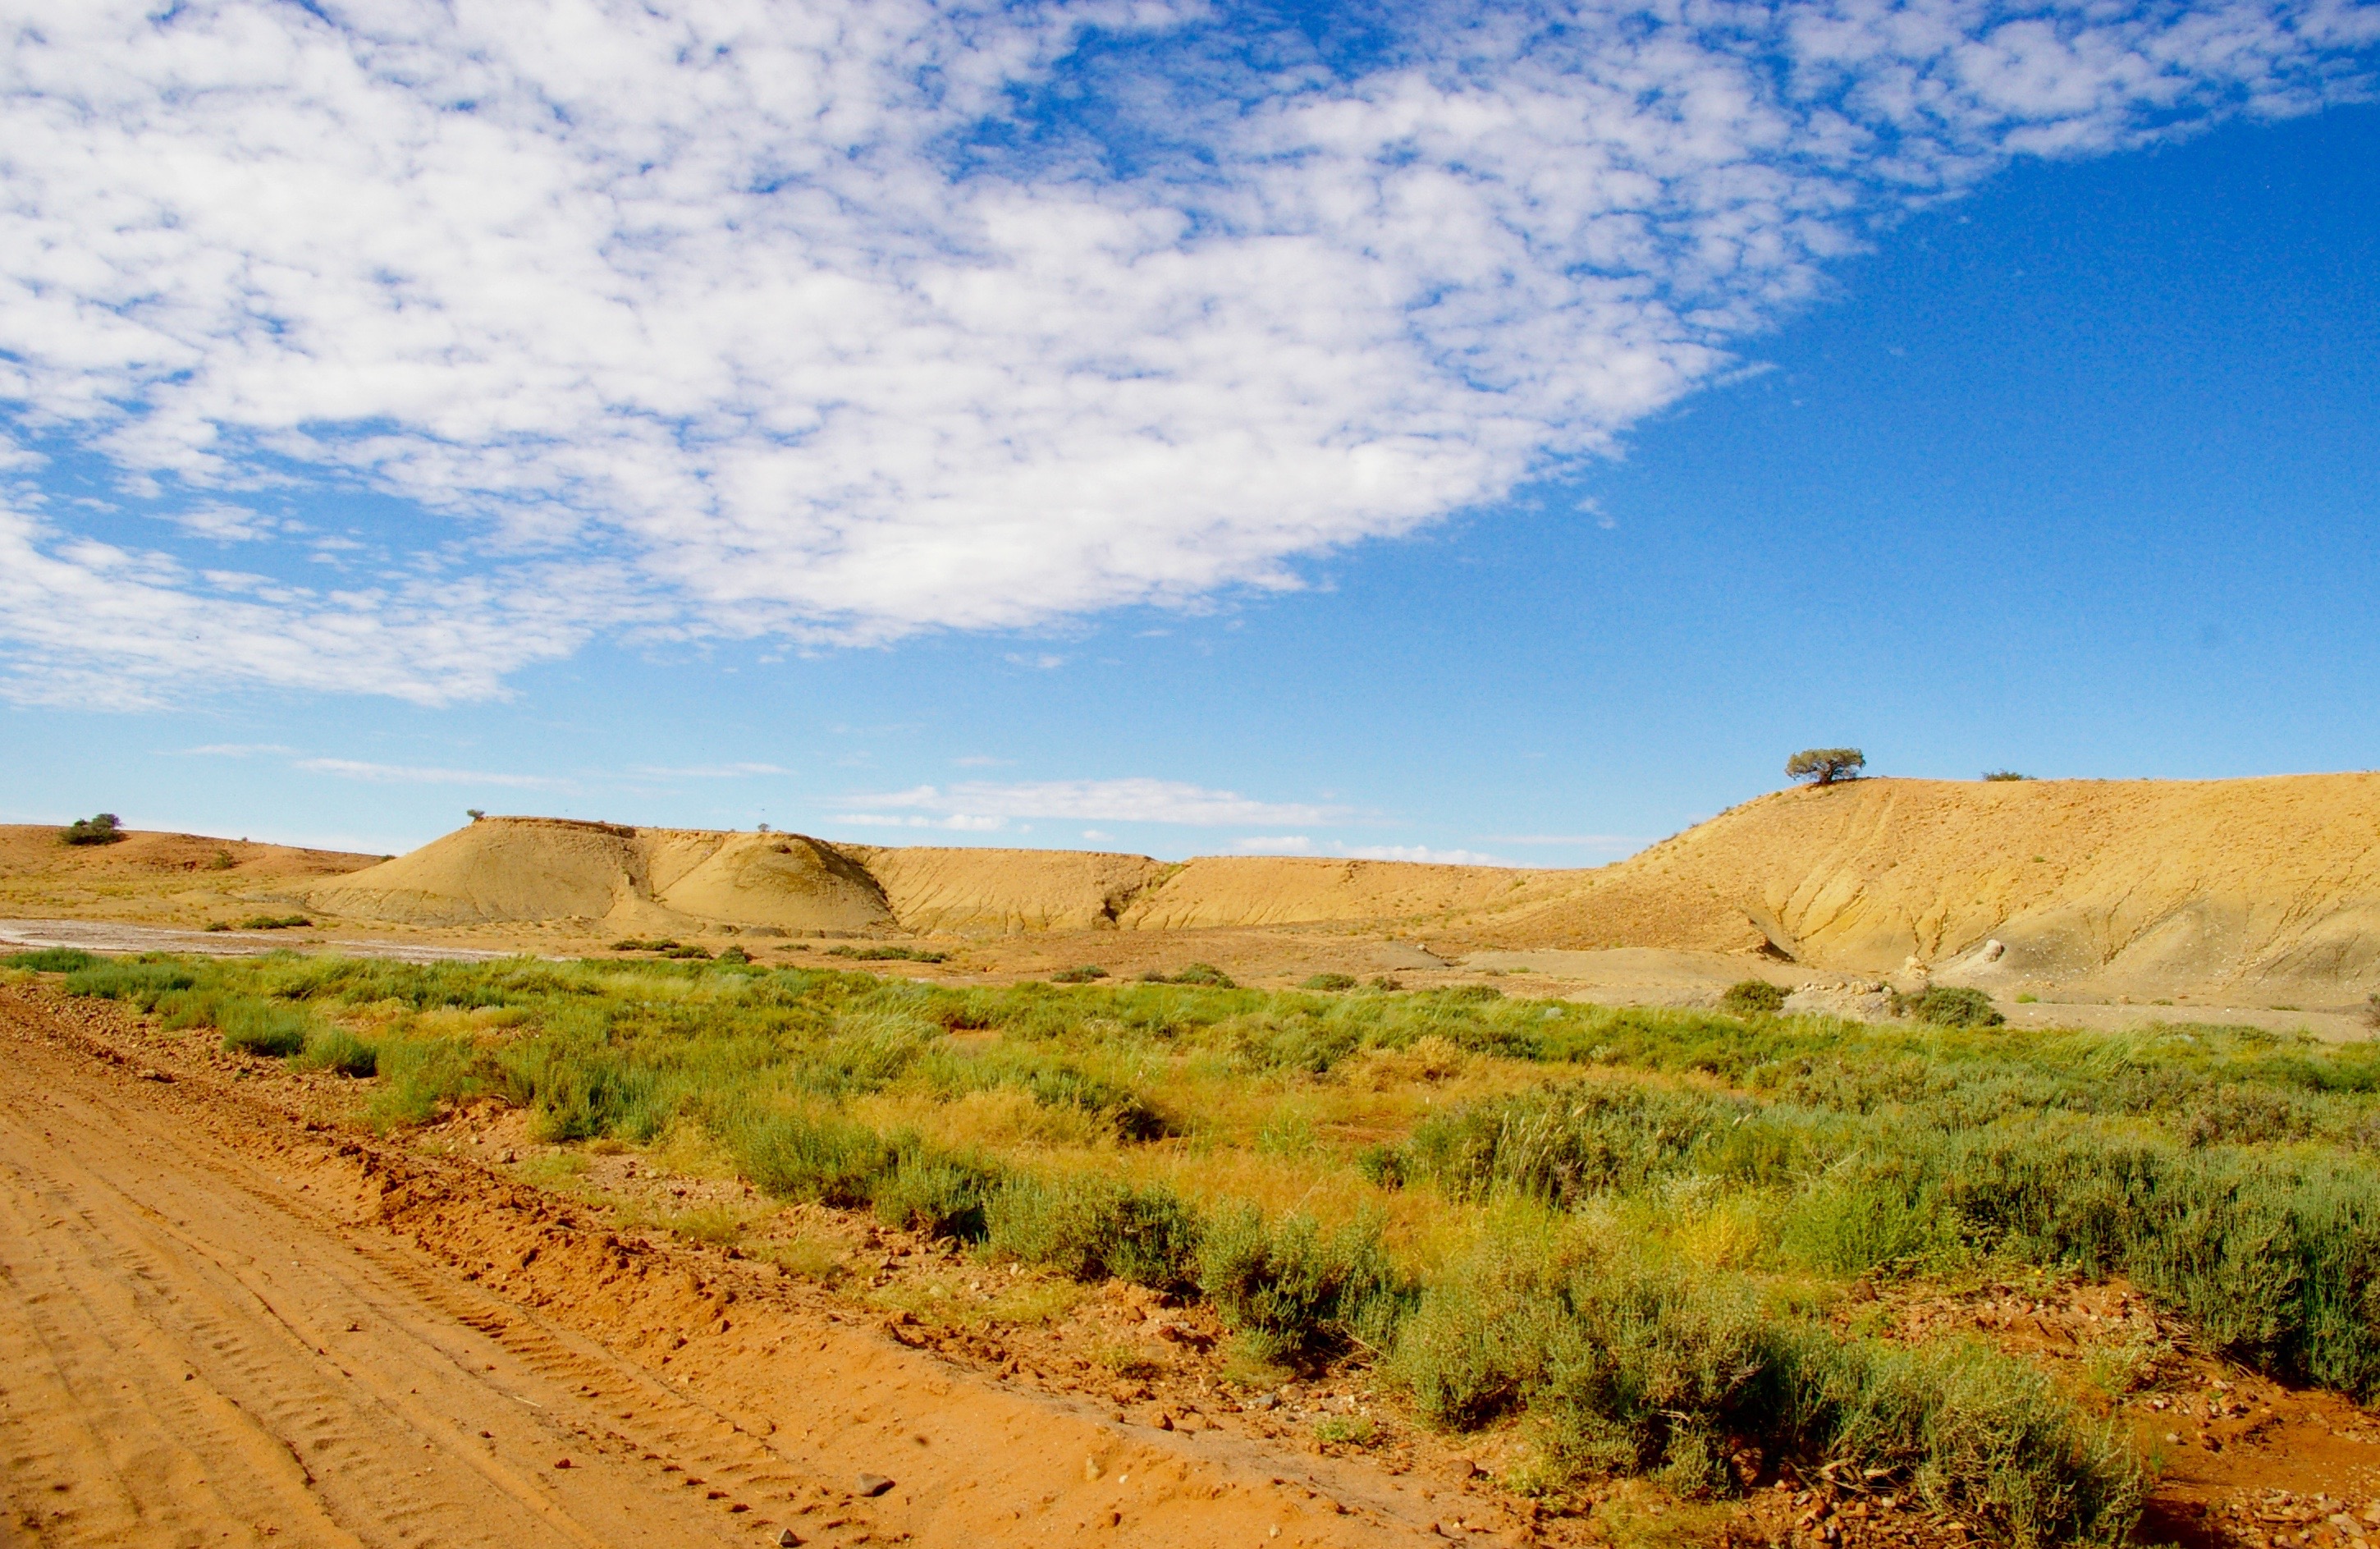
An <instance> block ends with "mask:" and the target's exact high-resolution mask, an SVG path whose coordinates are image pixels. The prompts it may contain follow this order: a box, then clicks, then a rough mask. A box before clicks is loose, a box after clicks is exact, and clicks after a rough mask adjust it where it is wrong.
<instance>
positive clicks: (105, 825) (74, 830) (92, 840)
mask: <svg viewBox="0 0 2380 1549" xmlns="http://www.w3.org/2000/svg"><path fill="white" fill-rule="evenodd" d="M58 837H59V838H60V839H61V840H63V841H64V842H65V843H67V844H69V845H112V844H114V843H115V841H116V840H118V839H121V838H123V837H124V834H123V831H122V830H121V828H119V827H118V826H117V822H116V816H115V813H114V812H102V813H100V814H99V815H98V816H97V817H93V818H77V819H75V820H74V822H72V823H68V824H67V827H66V832H65V833H63V834H60V835H58Z"/></svg>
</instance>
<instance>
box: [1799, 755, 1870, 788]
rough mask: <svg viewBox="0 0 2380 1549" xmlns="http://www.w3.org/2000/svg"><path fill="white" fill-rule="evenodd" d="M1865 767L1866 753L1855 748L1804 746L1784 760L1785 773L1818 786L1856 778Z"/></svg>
mask: <svg viewBox="0 0 2380 1549" xmlns="http://www.w3.org/2000/svg"><path fill="white" fill-rule="evenodd" d="M1866 767H1867V755H1866V754H1865V753H1863V752H1861V751H1860V750H1858V749H1857V748H1804V749H1803V750H1801V751H1800V752H1798V753H1796V754H1794V755H1793V756H1792V757H1791V758H1790V759H1787V760H1786V761H1785V773H1786V774H1787V775H1791V776H1792V777H1793V778H1794V779H1796V780H1807V781H1809V782H1811V783H1812V784H1813V785H1820V786H1831V785H1833V784H1834V783H1835V782H1836V781H1837V780H1856V779H1858V778H1859V772H1860V771H1861V770H1863V769H1865V768H1866Z"/></svg>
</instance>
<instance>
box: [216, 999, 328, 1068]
mask: <svg viewBox="0 0 2380 1549" xmlns="http://www.w3.org/2000/svg"><path fill="white" fill-rule="evenodd" d="M214 1019H215V1025H216V1026H217V1027H219V1028H221V1029H223V1046H224V1047H225V1049H227V1050H229V1051H231V1052H232V1053H235V1054H245V1055H270V1056H271V1057H273V1058H275V1059H280V1058H285V1057H286V1056H288V1055H294V1054H297V1053H299V1052H301V1051H302V1050H303V1049H304V1048H305V1047H306V1044H307V1043H308V1041H309V1040H310V1039H311V1038H315V1037H318V1036H321V1035H322V1034H323V1033H325V1032H327V1031H329V1030H327V1029H325V1028H323V1027H322V1023H321V1020H320V1019H319V1018H316V1017H315V1016H314V1015H313V1014H312V1013H310V1012H309V1011H307V1010H306V1009H305V1008H304V1007H303V1006H285V1005H281V1004H279V1003H277V1002H273V1001H269V1000H256V999H252V998H249V997H247V996H241V997H239V998H237V999H234V1000H229V1001H226V1002H225V1004H224V1005H222V1006H220V1007H218V1008H217V1009H216V1011H215V1014H214Z"/></svg>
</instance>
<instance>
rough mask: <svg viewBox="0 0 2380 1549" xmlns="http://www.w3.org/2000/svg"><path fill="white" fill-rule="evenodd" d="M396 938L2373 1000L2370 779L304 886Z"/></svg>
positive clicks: (569, 829)
mask: <svg viewBox="0 0 2380 1549" xmlns="http://www.w3.org/2000/svg"><path fill="white" fill-rule="evenodd" d="M306 896H307V897H308V899H309V901H310V903H311V904H312V906H313V907H315V908H317V909H322V910H324V911H325V912H331V913H336V914H339V915H343V916H346V917H349V918H352V919H358V920H371V921H390V922H399V923H410V924H470V923H480V922H495V921H561V920H569V919H578V920H584V921H596V920H601V921H606V922H607V923H609V924H613V925H617V926H619V927H621V928H623V929H626V930H631V931H646V930H662V929H667V928H672V927H675V928H680V929H685V928H696V927H698V926H699V925H701V924H702V923H705V922H710V923H717V924H733V925H736V926H738V927H746V928H749V927H756V926H758V927H774V928H776V929H779V930H783V931H786V932H789V933H791V932H820V931H829V932H890V931H931V932H948V933H966V934H982V933H1012V932H1020V931H1045V930H1054V931H1067V930H1091V929H1120V930H1152V931H1154V930H1164V931H1176V930H1197V929H1210V928H1220V927H1233V928H1240V929H1248V928H1294V927H1300V926H1328V927H1333V928H1342V929H1349V930H1354V931H1357V932H1359V933H1360V932H1361V931H1364V930H1366V929H1369V930H1376V931H1378V932H1379V933H1382V934H1390V933H1403V934H1407V935H1412V934H1416V933H1427V937H1428V939H1429V940H1430V941H1431V942H1432V943H1433V944H1435V945H1437V947H1438V949H1439V950H1440V951H1446V950H1450V949H1487V948H1520V947H1527V948H1547V947H1554V948H1564V949H1572V950H1576V949H1601V948H1612V947H1630V948H1658V949H1665V950H1670V951H1687V952H1705V953H1709V952H1718V953H1735V954H1744V955H1754V954H1758V955H1765V956H1767V957H1772V958H1788V959H1791V960H1792V961H1794V962H1798V963H1801V964H1803V965H1804V966H1806V967H1810V968H1814V969H1824V970H1844V971H1851V972H1856V973H1864V974H1874V975H1886V974H1900V973H1904V972H1912V971H1917V970H1923V971H1924V972H1925V973H1928V974H1931V975H1934V976H1936V977H1938V978H1941V979H1944V980H1947V981H1949V982H1969V983H1975V984H1980V985H1983V986H1985V987H1987V988H1991V989H1994V990H1997V991H2001V992H2006V993H2014V992H2017V991H2021V990H2023V989H2026V988H2040V989H2045V990H2046V989H2050V988H2056V989H2058V990H2060V991H2063V992H2067V993H2074V992H2082V993H2086V994H2134V995H2136V996H2139V997H2143V998H2147V997H2151V996H2155V995H2161V994H2198V993H2203V992H2208V991H2215V990H2223V989H2230V990H2253V991H2256V992H2258V993H2260V994H2265V995H2267V996H2273V995H2281V994H2294V993H2295V992H2297V991H2300V990H2302V991H2303V992H2304V993H2305V994H2306V995H2307V996H2308V997H2309V998H2320V997H2323V996H2329V997H2332V998H2336V997H2337V996H2338V994H2340V993H2341V992H2348V993H2351V994H2355V995H2357V996H2359V997H2360V995H2361V994H2362V993H2363V992H2364V991H2365V990H2368V989H2374V988H2380V775H2292V776H2282V777H2275V778H2269V779H2253V780H2209V781H2145V780H2143V781H2094V780H2043V781H2008V782H1998V783H1977V782H1964V781H1940V780H1892V779H1873V780H1860V781H1856V782H1852V783H1848V784H1844V785H1840V786H1835V787H1826V788H1797V789H1793V790H1787V791H1779V792H1777V793H1775V794H1773V795H1769V796H1765V797H1762V798H1760V799H1756V800H1754V801H1749V802H1746V803H1744V804H1743V806H1741V807H1737V808H1735V809H1733V810H1732V811H1728V812H1724V813H1722V814H1720V815H1719V816H1718V817H1717V818H1714V819H1712V820H1711V821H1710V822H1708V823H1702V824H1700V825H1698V826H1696V827H1694V828H1693V829H1690V830H1688V831H1687V832H1685V833H1683V834H1681V835H1677V836H1676V837H1675V838H1672V839H1669V840H1666V841H1664V842H1662V843H1661V844H1658V845H1656V846H1654V847H1653V848H1650V849H1647V850H1645V851H1644V852H1643V853H1642V854H1639V855H1636V856H1633V857H1632V858H1630V859H1629V860H1623V861H1621V862H1619V863H1617V864H1615V865H1611V866H1606V867H1602V868H1599V869H1597V870H1594V871H1575V872H1541V871H1536V872H1533V871H1520V870H1507V869H1500V868H1494V867H1475V866H1427V865H1414V864H1406V863H1402V862H1396V861H1360V860H1316V859H1309V858H1264V857H1208V858H1202V859H1200V860H1191V861H1188V862H1185V863H1183V864H1179V865H1167V864H1164V863H1161V862H1159V861H1156V860H1150V859H1148V858H1147V857H1146V856H1134V855H1107V854H1097V853H1088V852H1076V851H1051V850H1014V849H964V848H916V849H897V848H880V847H875V846H861V845H835V844H831V843H828V842H826V841H823V840H819V839H810V838H803V837H800V836H798V835H782V834H776V835H771V834H742V833H736V834H722V833H708V832H698V831H693V830H684V829H649V828H628V827H623V826H619V825H614V824H608V823H574V822H565V821H562V820H557V819H546V818H490V819H487V820H485V821H484V822H480V823H473V824H472V825H470V826H469V827H468V828H464V829H461V830H458V831H457V832H455V833H454V834H450V835H446V836H445V837H444V838H443V839H440V840H438V841H436V842H435V843H433V844H431V845H429V846H426V847H424V848H421V849H419V850H417V851H415V852H413V853H412V854H410V855H407V856H401V857H399V858H398V859H396V860H389V861H385V862H383V863H382V864H380V865H377V866H372V867H370V868H369V869H367V870H364V871H359V872H354V873H352V874H350V875H346V876H342V877H338V878H335V879H334V880H331V881H328V882H325V883H322V884H316V885H315V886H314V887H313V888H312V889H311V890H310V892H309V893H308V894H307V895H306Z"/></svg>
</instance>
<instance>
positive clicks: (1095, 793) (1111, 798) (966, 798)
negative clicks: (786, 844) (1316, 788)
mask: <svg viewBox="0 0 2380 1549" xmlns="http://www.w3.org/2000/svg"><path fill="white" fill-rule="evenodd" d="M845 804H846V805H847V806H849V807H850V808H852V809H854V810H853V811H850V812H847V813H845V814H844V822H846V823H869V824H876V825H880V826H889V827H905V828H950V829H965V830H971V831H976V832H988V831H990V830H994V829H999V828H1003V827H1005V826H1007V824H1008V823H1010V822H1011V821H1013V820H1014V819H1017V818H1059V819H1064V820H1068V821H1072V822H1076V823H1176V824H1180V825H1183V826H1185V827H1193V828H1223V827H1237V826H1239V825H1241V824H1244V823H1331V822H1335V821H1337V820H1339V819H1341V818H1342V817H1344V816H1346V815H1347V814H1346V812H1345V811H1344V810H1343V809H1341V808H1336V807H1323V806H1315V805H1311V804H1309V803H1304V802H1294V801H1260V800H1257V799H1252V798H1249V797H1245V796H1242V795H1240V794H1239V793H1238V792H1237V791H1228V790H1209V789H1208V788H1207V787H1203V786H1195V785H1190V784H1188V783H1186V782H1184V781H1180V780H1150V779H1123V780H1040V781H1031V782H1026V783H1023V784H1018V785H991V784H987V783H983V782H979V781H968V782H963V783H961V784H959V785H955V786H950V787H940V786H918V787H915V788H914V789H910V790H905V791H894V792H892V793H889V794H886V795H880V796H855V797H851V798H849V799H847V801H846V803H845Z"/></svg>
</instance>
